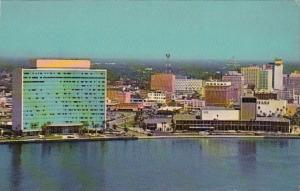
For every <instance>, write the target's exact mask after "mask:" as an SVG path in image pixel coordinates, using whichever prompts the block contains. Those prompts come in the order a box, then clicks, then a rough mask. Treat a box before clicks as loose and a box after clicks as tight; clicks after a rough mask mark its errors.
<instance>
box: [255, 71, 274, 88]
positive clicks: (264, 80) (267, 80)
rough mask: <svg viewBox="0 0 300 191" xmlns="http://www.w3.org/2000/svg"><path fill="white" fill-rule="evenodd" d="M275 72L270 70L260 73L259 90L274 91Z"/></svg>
mask: <svg viewBox="0 0 300 191" xmlns="http://www.w3.org/2000/svg"><path fill="white" fill-rule="evenodd" d="M272 80H273V72H272V70H270V69H264V70H260V71H259V80H258V87H257V89H258V90H266V91H272V89H273V88H272Z"/></svg>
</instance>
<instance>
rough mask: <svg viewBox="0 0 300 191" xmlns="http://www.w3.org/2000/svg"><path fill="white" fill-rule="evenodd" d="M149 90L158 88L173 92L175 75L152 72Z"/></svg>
mask: <svg viewBox="0 0 300 191" xmlns="http://www.w3.org/2000/svg"><path fill="white" fill-rule="evenodd" d="M150 85H151V90H159V91H163V92H168V93H174V92H175V75H173V74H164V73H160V74H154V75H152V76H151V84H150Z"/></svg>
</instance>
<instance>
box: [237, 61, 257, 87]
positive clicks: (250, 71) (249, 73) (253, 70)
mask: <svg viewBox="0 0 300 191" xmlns="http://www.w3.org/2000/svg"><path fill="white" fill-rule="evenodd" d="M260 71H261V68H260V67H258V66H249V67H242V68H241V73H242V74H243V76H244V78H245V84H247V85H248V86H254V87H255V88H258V86H259V73H260Z"/></svg>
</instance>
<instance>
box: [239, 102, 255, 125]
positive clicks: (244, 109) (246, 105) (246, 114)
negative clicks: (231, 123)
mask: <svg viewBox="0 0 300 191" xmlns="http://www.w3.org/2000/svg"><path fill="white" fill-rule="evenodd" d="M256 105H257V99H256V98H255V97H242V98H241V111H240V114H241V120H242V121H253V120H255V119H256V111H257V108H256Z"/></svg>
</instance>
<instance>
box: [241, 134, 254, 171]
mask: <svg viewBox="0 0 300 191" xmlns="http://www.w3.org/2000/svg"><path fill="white" fill-rule="evenodd" d="M238 159H239V164H240V168H241V170H242V171H243V172H245V173H253V171H255V170H256V141H254V140H239V141H238Z"/></svg>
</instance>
